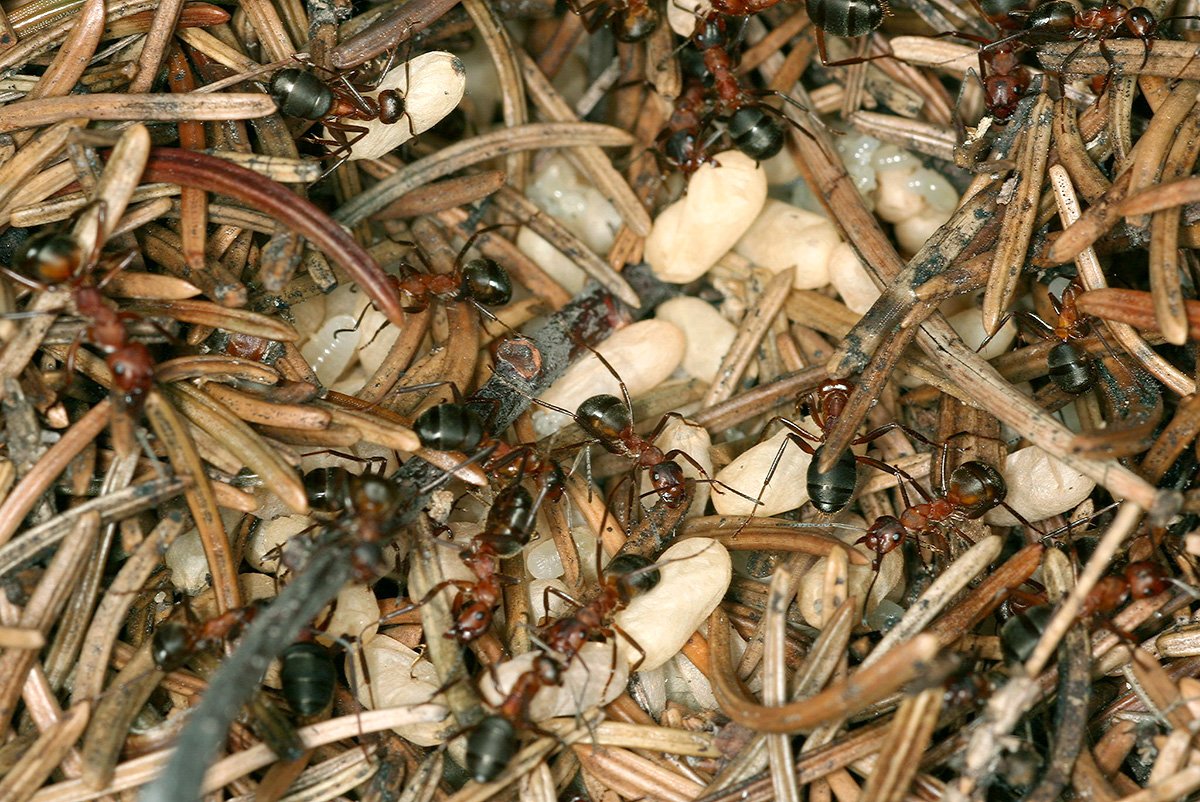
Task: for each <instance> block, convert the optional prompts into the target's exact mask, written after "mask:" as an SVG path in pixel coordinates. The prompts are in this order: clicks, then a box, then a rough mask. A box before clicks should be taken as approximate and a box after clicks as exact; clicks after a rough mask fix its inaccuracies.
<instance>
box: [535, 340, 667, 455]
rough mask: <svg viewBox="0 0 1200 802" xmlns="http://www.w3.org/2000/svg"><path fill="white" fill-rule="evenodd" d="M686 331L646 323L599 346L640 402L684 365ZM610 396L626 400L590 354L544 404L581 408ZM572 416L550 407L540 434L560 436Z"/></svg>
mask: <svg viewBox="0 0 1200 802" xmlns="http://www.w3.org/2000/svg"><path fill="white" fill-rule="evenodd" d="M684 347H685V343H684V338H683V332H681V331H680V330H679V329H678V328H676V327H675V326H673V325H672V324H670V323H667V322H666V321H665V320H653V319H651V320H643V321H641V322H640V323H634V324H633V325H632V326H626V327H625V328H623V329H621V330H620V331H618V332H617V333H616V334H614V335H613V336H611V337H609V338H608V339H607V340H605V341H604V342H602V343H600V345H598V346H597V347H596V350H597V351H599V352H600V353H601V354H603V356H604V358H605V359H607V360H608V362H609V364H610V365H612V367H613V369H614V370H615V371H616V372H617V374H618V375H619V376H620V377H621V379H622V380H623V381H624V382H625V387H626V388H627V389H628V390H629V395H630V396H631V397H633V398H637V397H638V396H639V395H641V394H642V393H645V392H647V391H649V390H652V389H654V388H655V387H657V386H658V385H659V384H661V383H662V381H663V380H664V379H665V378H667V377H668V376H670V375H671V373H672V372H674V370H675V368H677V367H679V362H680V361H681V360H682V359H683V352H684ZM601 393H608V394H610V395H615V396H616V397H617V398H620V397H621V385H620V383H619V382H618V381H617V377H616V376H614V375H612V373H611V372H610V371H609V370H608V368H607V367H605V366H604V364H603V363H602V362H601V361H600V360H599V359H597V358H596V355H595V354H593V353H591V352H588V353H586V354H584V355H583V357H582V358H581V359H579V360H578V361H576V362H575V364H574V365H572V366H571V367H570V368H569V369H568V370H567V372H566V373H565V374H563V376H562V377H561V378H560V379H559V380H558V381H556V382H555V383H554V384H553V385H552V386H551V387H550V389H549V390H547V391H546V392H545V393H543V394H542V400H543V401H545V402H546V403H547V404H554V405H555V406H557V407H561V408H563V409H568V410H571V411H574V410H576V409H577V408H578V407H579V405H580V404H581V403H583V402H584V401H586V400H587V399H588V398H591V397H592V396H594V395H599V394H601ZM570 420H571V419H570V418H567V417H566V416H564V415H562V414H560V413H558V412H554V411H553V410H548V409H539V410H536V411H535V412H534V413H533V425H534V428H535V429H536V430H537V432H538V434H539V435H541V436H545V435H547V434H550V433H552V432H556V431H558V430H559V429H561V428H562V427H563V426H565V425H567V424H568V423H569V422H570Z"/></svg>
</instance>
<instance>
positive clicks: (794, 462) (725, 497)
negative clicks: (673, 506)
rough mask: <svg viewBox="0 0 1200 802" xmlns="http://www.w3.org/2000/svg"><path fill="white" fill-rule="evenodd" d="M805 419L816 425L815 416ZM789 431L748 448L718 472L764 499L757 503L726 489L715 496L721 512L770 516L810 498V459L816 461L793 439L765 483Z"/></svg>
mask: <svg viewBox="0 0 1200 802" xmlns="http://www.w3.org/2000/svg"><path fill="white" fill-rule="evenodd" d="M805 421H808V426H806V428H808V427H810V426H811V425H812V424H811V419H808V418H806V419H805ZM810 431H812V429H810ZM787 434H788V433H787V432H786V431H780V432H777V433H776V434H775V435H774V436H773V437H771V439H769V440H765V441H763V442H761V443H759V444H758V445H756V446H754V447H753V448H751V449H749V450H747V451H746V452H745V453H743V454H742V455H741V456H740V457H738V458H737V459H735V460H734V461H733V462H731V463H729V464H728V465H726V466H725V467H724V468H722V469H721V472H720V473H718V474H717V481H718V482H720V483H721V484H723V485H728V486H729V487H732V488H733V489H734V490H737V491H739V492H740V493H744V494H745V495H747V496H749V497H750V499H755V498H757V499H759V500H760V501H761V503H760V504H759V505H758V506H755V504H754V502H753V501H751V500H750V499H747V498H743V497H742V496H739V495H737V494H736V493H731V492H729V491H728V490H726V491H725V492H724V493H714V494H713V496H712V501H713V506H714V507H716V509H717V512H718V513H720V514H721V515H756V516H760V517H766V516H770V515H776V514H778V513H781V512H787V511H788V510H794V509H796V508H797V507H799V506H800V505H801V504H803V503H804V502H806V501H808V463H810V462H812V457H811V456H809V455H808V454H806V453H804V451H802V450H801V449H800V446H798V445H796V444H795V443H793V442H790V441H789V442H788V443H787V447H786V448H785V449H784V451H783V456H782V457H781V458H780V459H779V464H778V465H777V466H776V468H775V474H774V475H773V476H772V477H771V483H770V484H769V485H767V486H766V487H765V488H764V487H763V480H764V479H766V477H767V472H768V471H769V470H770V469H771V464H772V463H773V462H774V461H775V457H776V455H777V454H779V449H780V447H781V446H783V444H784V440H785V438H786V437H787ZM760 491H761V493H762V495H761V496H760V495H759V493H760Z"/></svg>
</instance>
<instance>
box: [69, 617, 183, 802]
mask: <svg viewBox="0 0 1200 802" xmlns="http://www.w3.org/2000/svg"><path fill="white" fill-rule="evenodd" d="M150 651H151V644H150V642H149V641H147V642H145V643H143V644H142V647H141V648H140V649H138V650H137V651H136V652H135V653H134V655H133V657H132V658H130V660H129V662H128V663H126V664H125V667H124V668H122V669H121V671H120V672H119V673H118V674H117V675H116V677H115V678H114V679H113V687H112V689H111V690H110V691H109V693H108V694H106V695H105V696H103V697H101V698H100V699H99V701H98V702H96V710H95V712H94V713H93V715H92V720H91V723H90V724H89V725H88V730H87V733H86V734H85V736H84V741H83V747H82V754H83V772H82V774H81V778H82V779H83V782H84V784H85V785H86V786H87V787H89V788H91V789H93V790H96V791H100V790H103V789H104V788H106V787H107V786H108V785H109V783H111V782H112V779H113V774H114V772H115V770H116V767H117V761H118V760H119V758H120V756H121V746H122V745H123V744H124V742H125V738H126V737H127V736H128V734H129V727H130V725H131V724H132V723H133V720H134V718H135V717H136V716H137V714H138V711H139V710H141V708H142V706H143V705H145V704H146V701H147V700H148V699H149V698H150V694H151V693H153V692H154V689H155V688H156V687H158V684H159V683H160V682H161V681H162V678H163V676H164V672H162V671H159V670H157V669H156V668H155V665H154V658H153V657H151V654H150ZM84 703H86V698H85V700H84Z"/></svg>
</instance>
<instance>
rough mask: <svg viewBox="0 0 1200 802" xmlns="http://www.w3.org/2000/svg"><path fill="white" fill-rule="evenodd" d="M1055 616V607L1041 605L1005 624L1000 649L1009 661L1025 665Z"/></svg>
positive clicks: (1001, 632) (1001, 630)
mask: <svg viewBox="0 0 1200 802" xmlns="http://www.w3.org/2000/svg"><path fill="white" fill-rule="evenodd" d="M1053 616H1054V608H1053V607H1051V606H1050V605H1048V604H1040V605H1038V606H1037V607H1030V608H1029V609H1028V610H1026V611H1025V612H1023V613H1020V614H1018V615H1014V616H1013V617H1012V618H1010V619H1008V620H1007V621H1005V622H1004V625H1003V626H1002V627H1000V648H1001V650H1002V651H1003V652H1004V654H1005V655H1006V656H1007V657H1008V659H1009V661H1011V662H1015V663H1023V662H1025V661H1026V660H1027V659H1029V655H1031V654H1033V650H1034V647H1036V646H1037V643H1038V641H1039V640H1041V639H1042V633H1043V632H1045V631H1046V627H1047V625H1049V623H1050V619H1051V618H1052V617H1053Z"/></svg>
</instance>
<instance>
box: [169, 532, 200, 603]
mask: <svg viewBox="0 0 1200 802" xmlns="http://www.w3.org/2000/svg"><path fill="white" fill-rule="evenodd" d="M164 561H165V562H166V565H167V569H168V570H169V571H170V572H171V584H172V585H174V586H175V589H176V590H178V591H179V592H180V593H183V594H185V595H187V596H198V595H199V594H200V593H202V592H203V591H204V590H205V588H207V587H208V586H209V583H210V581H211V579H210V577H209V573H208V558H207V557H205V556H204V544H203V543H202V542H201V540H200V533H199V532H197V531H196V530H195V529H192V530H190V531H188V532H184V533H183V534H182V535H180V536H179V537H177V538H175V542H174V543H172V544H171V545H170V547H169V548H168V549H167V555H166V557H165V558H164Z"/></svg>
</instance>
